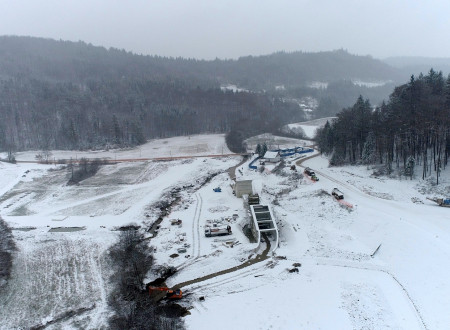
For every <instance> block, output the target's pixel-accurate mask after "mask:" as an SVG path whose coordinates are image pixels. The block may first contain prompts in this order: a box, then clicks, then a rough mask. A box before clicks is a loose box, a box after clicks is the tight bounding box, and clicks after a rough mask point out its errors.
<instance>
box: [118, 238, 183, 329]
mask: <svg viewBox="0 0 450 330" xmlns="http://www.w3.org/2000/svg"><path fill="white" fill-rule="evenodd" d="M110 257H111V261H112V264H113V267H114V273H113V276H112V282H113V286H114V289H113V290H112V293H111V295H110V297H109V305H110V307H111V308H112V310H113V311H114V315H113V316H112V317H111V318H110V328H111V329H155V330H156V329H158V330H159V329H182V328H183V323H182V321H181V319H180V318H178V317H174V316H173V313H171V308H170V307H171V306H170V305H163V306H158V305H157V303H156V302H155V301H154V300H153V299H152V298H151V297H150V295H149V293H148V291H147V290H146V289H145V284H144V278H145V276H146V275H147V273H148V272H150V271H151V269H152V266H153V256H152V254H151V248H150V247H149V246H148V244H147V241H145V240H144V235H143V234H142V233H140V232H139V231H137V230H127V231H122V232H120V234H119V240H118V242H117V243H116V244H115V245H113V246H112V247H111V248H110Z"/></svg>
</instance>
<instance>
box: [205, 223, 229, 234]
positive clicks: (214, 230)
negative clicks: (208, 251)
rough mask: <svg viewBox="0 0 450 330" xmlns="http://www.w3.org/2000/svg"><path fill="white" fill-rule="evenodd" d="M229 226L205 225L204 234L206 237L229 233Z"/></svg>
mask: <svg viewBox="0 0 450 330" xmlns="http://www.w3.org/2000/svg"><path fill="white" fill-rule="evenodd" d="M231 234H232V232H231V226H230V225H228V226H221V227H206V228H205V236H206V237H212V236H224V235H231Z"/></svg>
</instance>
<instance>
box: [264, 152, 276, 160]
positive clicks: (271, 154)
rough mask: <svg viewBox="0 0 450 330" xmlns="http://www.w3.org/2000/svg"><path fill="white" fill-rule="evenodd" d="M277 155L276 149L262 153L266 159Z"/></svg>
mask: <svg viewBox="0 0 450 330" xmlns="http://www.w3.org/2000/svg"><path fill="white" fill-rule="evenodd" d="M278 156H279V153H278V151H266V153H265V154H264V158H266V159H268V158H277V157H278Z"/></svg>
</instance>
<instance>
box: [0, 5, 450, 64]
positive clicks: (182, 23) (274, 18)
mask: <svg viewBox="0 0 450 330" xmlns="http://www.w3.org/2000/svg"><path fill="white" fill-rule="evenodd" d="M449 15H450V1H448V0H428V1H424V0H272V1H269V0H247V1H246V0H185V1H183V0H160V1H152V0H76V1H75V0H74V1H68V0H27V1H26V0H0V35H28V36H37V37H45V38H52V39H63V40H72V41H78V40H82V41H85V42H88V43H92V44H94V45H98V46H105V47H116V48H121V49H122V48H123V49H126V50H129V51H132V52H135V53H142V54H152V55H162V56H182V57H195V58H206V59H212V58H215V57H219V58H237V57H239V56H245V55H260V54H268V53H272V52H275V51H279V50H284V51H294V50H303V51H321V50H333V49H339V48H344V49H347V50H348V51H349V52H351V53H354V54H360V55H368V54H370V55H372V56H374V57H377V58H383V57H387V56H396V55H409V56H430V57H450V43H449V42H448V41H449V39H450V38H449V32H450V19H449V17H448V16H449Z"/></svg>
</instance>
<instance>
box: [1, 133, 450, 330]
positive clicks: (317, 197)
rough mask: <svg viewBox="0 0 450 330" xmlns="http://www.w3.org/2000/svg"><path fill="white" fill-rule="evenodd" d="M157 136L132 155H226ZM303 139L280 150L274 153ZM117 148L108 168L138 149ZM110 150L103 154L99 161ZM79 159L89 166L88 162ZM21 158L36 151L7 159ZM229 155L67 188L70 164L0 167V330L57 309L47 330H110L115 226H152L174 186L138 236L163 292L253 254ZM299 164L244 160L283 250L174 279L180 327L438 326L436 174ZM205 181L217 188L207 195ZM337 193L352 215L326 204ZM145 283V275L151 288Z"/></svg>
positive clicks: (118, 171) (201, 139) (244, 171)
mask: <svg viewBox="0 0 450 330" xmlns="http://www.w3.org/2000/svg"><path fill="white" fill-rule="evenodd" d="M260 138H261V137H260ZM196 139H198V140H196ZM262 139H264V137H262ZM277 139H278V142H280V141H281V140H280V138H278V137H273V141H276V140H277ZM162 141H167V142H166V143H164V142H161V141H153V142H151V143H152V144H149V145H148V146H146V147H143V148H142V150H141V153H142V154H141V157H142V158H144V157H145V158H153V157H158V156H160V155H162V154H163V153H165V154H164V155H167V152H169V156H174V157H175V156H179V155H195V154H196V153H197V152H200V151H197V148H196V145H202V144H206V146H204V147H203V148H202V149H204V150H205V151H203V150H202V151H201V152H205V153H209V154H214V153H217V154H221V149H222V146H223V145H224V138H223V136H217V135H215V136H197V137H191V139H190V140H189V139H187V138H184V139H181V138H180V139H166V140H162ZM255 141H260V140H259V139H258V138H256V139H255ZM261 141H262V140H261ZM302 143H306V141H295V140H283V143H281V142H280V144H281V145H282V146H280V147H291V146H295V145H303V144H302ZM274 145H277V143H274ZM158 146H159V147H158ZM154 148H157V149H154ZM158 148H159V149H158ZM144 150H146V151H144ZM186 150H189V151H186ZM127 152H129V153H134V154H120V152H117V159H119V158H121V159H122V158H139V156H138V155H137V154H136V153H137V151H136V150H130V151H123V153H127ZM147 152H148V153H147ZM159 152H160V153H159ZM105 153H106V152H105ZM144 153H145V155H144ZM224 153H229V151H228V150H226V151H224ZM119 154H120V156H119ZM54 155H58V156H55V157H57V158H59V157H61V158H66V156H65V154H60V153H59V152H54ZM80 155H81V153H80ZM153 155H155V156H153ZM203 155H204V154H203ZM114 156H115V152H114V151H112V152H111V151H110V152H109V154H108V153H106V154H105V156H99V157H111V158H112V157H114ZM77 157H87V158H92V156H90V154H89V153H84V154H83V156H79V155H78V154H77ZM33 158H34V153H33V152H29V153H24V154H19V155H18V159H33ZM240 160H241V158H240V157H237V156H229V157H223V158H222V157H216V158H192V159H184V160H183V159H179V160H171V161H163V162H153V161H140V162H133V163H119V164H114V165H108V166H103V167H102V168H101V169H100V171H99V172H98V173H97V174H96V175H95V176H94V177H91V178H89V179H87V180H85V181H82V182H81V183H80V184H79V185H72V186H68V185H66V183H67V181H68V178H69V175H70V174H69V173H68V170H67V169H64V168H63V167H60V166H54V165H40V164H18V165H12V164H7V163H0V173H1V174H2V175H0V187H1V188H0V215H1V216H2V218H3V219H5V220H6V221H7V222H8V223H9V225H10V226H11V227H13V228H14V231H13V233H14V236H15V239H16V241H17V245H18V248H19V250H18V251H17V254H16V257H15V263H14V269H13V277H12V278H11V280H10V281H9V283H8V287H7V288H6V290H5V292H3V293H2V294H0V306H2V308H0V328H1V329H11V328H29V327H32V326H37V325H42V324H45V323H46V322H48V321H51V320H53V319H57V318H59V317H61V315H63V314H64V313H65V312H67V311H75V312H76V313H75V314H76V316H74V317H69V318H63V319H62V320H61V321H59V322H56V323H55V324H53V325H50V326H48V328H49V329H60V328H68V329H74V328H77V329H79V328H83V329H99V328H102V327H103V328H105V327H107V323H106V320H107V317H108V316H109V315H110V311H109V310H108V306H107V296H108V292H109V290H110V287H109V276H110V267H109V265H108V258H107V249H108V247H109V246H110V245H111V244H112V243H113V242H114V241H115V239H116V237H117V231H116V230H115V229H116V228H117V227H118V226H122V225H126V224H130V223H134V224H137V225H140V226H143V227H146V226H149V225H150V224H151V223H152V222H153V221H155V220H156V218H155V217H156V215H155V214H154V213H153V210H154V208H153V206H154V205H155V203H157V202H158V201H160V200H162V199H164V198H165V196H168V195H171V194H173V193H174V192H175V194H177V196H179V197H180V200H179V202H178V203H177V204H176V205H174V206H173V208H172V209H171V213H170V214H169V215H168V217H166V218H164V220H163V221H162V223H161V225H160V228H159V231H158V234H157V236H156V237H154V238H151V239H149V244H151V245H152V246H153V247H155V252H154V256H155V260H156V262H157V263H158V264H166V265H173V266H176V267H178V268H179V269H180V271H179V272H178V273H177V274H176V275H175V276H173V277H171V278H170V279H169V280H168V282H167V284H168V285H169V286H175V285H177V284H180V283H183V282H186V281H190V280H193V279H199V278H201V277H203V276H206V275H209V274H212V273H216V272H219V271H223V270H226V269H230V268H231V267H235V266H238V265H241V264H243V263H244V262H246V261H248V260H252V259H254V258H255V257H256V255H257V253H259V252H261V250H262V248H263V247H264V245H265V244H264V243H261V248H260V249H259V250H258V249H257V246H258V244H257V243H251V242H250V241H249V240H248V238H247V237H246V236H245V235H244V234H243V232H242V227H243V225H244V224H245V223H246V222H248V221H249V215H248V211H247V210H246V208H245V207H244V203H243V201H242V199H239V198H236V197H235V196H234V195H233V194H232V188H231V185H232V183H233V182H232V181H231V179H230V178H229V176H228V174H227V172H226V170H227V169H228V168H230V167H232V166H235V165H237V164H238V163H239V162H240ZM249 161H250V160H249ZM249 161H248V162H249ZM296 161H297V160H296V159H294V158H292V159H288V160H287V162H286V168H285V169H283V171H282V173H283V174H281V175H280V174H274V173H273V172H272V171H273V170H274V165H267V166H265V168H264V169H262V170H261V169H260V168H258V170H256V171H255V170H251V169H249V167H248V162H247V163H245V164H242V165H240V166H239V167H238V168H237V170H236V176H237V179H238V180H244V179H245V180H247V179H250V180H253V187H254V190H255V191H256V192H258V193H259V194H260V196H261V200H262V203H263V204H268V205H271V207H272V209H273V212H274V215H275V217H276V219H277V221H278V226H279V228H280V237H281V242H280V246H279V248H278V249H277V250H276V253H275V254H273V255H272V254H269V258H268V259H266V260H263V261H261V262H259V263H255V264H252V265H249V266H248V267H245V268H240V269H237V270H236V271H233V270H231V271H230V272H228V273H226V274H223V275H217V276H215V277H213V278H211V279H205V280H204V281H201V282H197V283H192V284H187V285H185V286H184V287H183V291H184V293H185V298H183V300H182V301H181V302H180V304H182V305H184V306H186V307H192V309H190V313H191V315H188V316H186V317H185V322H186V326H187V327H188V328H189V329H210V328H211V327H214V328H215V329H245V328H247V329H448V325H449V324H450V315H449V314H448V310H449V308H450V299H449V298H448V297H449V296H450V286H448V284H447V274H448V271H449V269H450V258H449V256H450V243H449V242H450V209H449V208H442V207H439V206H437V205H436V204H434V203H433V202H431V201H429V200H427V199H426V197H428V196H430V197H432V196H439V197H444V196H446V197H449V195H450V171H449V170H448V168H447V169H446V170H445V171H444V172H443V176H442V178H441V182H440V184H439V185H438V186H435V185H433V184H432V183H431V182H428V181H422V180H420V179H415V180H412V181H411V180H406V179H402V180H399V179H395V178H387V177H376V176H373V175H372V173H373V170H372V169H367V168H366V167H365V166H362V167H359V166H351V167H339V168H329V167H328V163H327V160H326V159H325V158H323V157H322V156H317V157H315V158H311V159H309V160H306V161H305V162H304V163H303V164H302V165H304V166H310V167H312V168H313V169H314V170H315V171H316V174H317V175H318V177H319V179H320V180H319V181H318V182H313V181H311V180H310V179H308V178H307V177H304V178H302V179H300V178H299V176H298V172H297V173H295V172H294V171H292V170H291V169H290V166H291V165H292V164H295V162H296ZM297 170H298V171H299V172H301V168H300V167H299V166H297ZM215 187H221V188H222V191H221V192H214V191H213V188H215ZM334 187H338V188H339V189H340V190H341V191H342V192H343V193H344V195H345V199H344V201H345V202H346V203H347V205H352V207H348V206H346V205H343V204H341V203H338V202H337V201H336V200H335V199H334V198H333V197H331V195H330V191H331V190H332V189H333V188H334ZM233 214H236V215H237V218H233V217H232V215H233ZM170 219H181V220H182V225H181V226H177V225H171V224H170ZM214 221H216V222H218V223H223V224H229V225H230V226H231V228H232V231H233V234H232V235H230V236H224V237H221V238H207V237H205V236H204V234H203V232H204V228H205V226H206V225H207V224H208V223H213V222H214ZM58 228H59V229H58ZM52 229H53V230H52ZM180 248H186V252H179V249H180ZM377 248H378V250H377ZM375 251H376V253H375V254H374V252H375ZM295 268H297V269H298V272H295ZM289 270H293V272H292V273H291V272H289ZM156 276H157V275H156V274H148V280H152V279H154V278H155V277H156ZM199 297H204V300H199Z"/></svg>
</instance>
